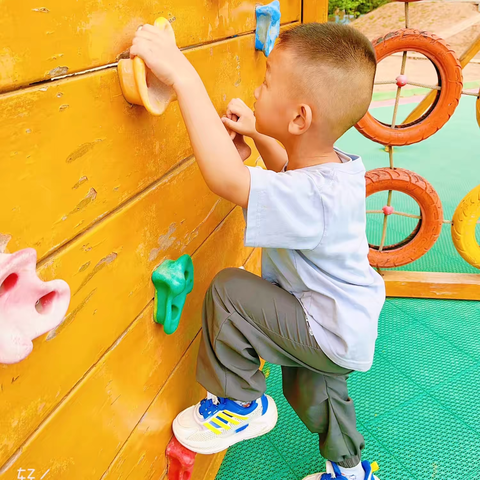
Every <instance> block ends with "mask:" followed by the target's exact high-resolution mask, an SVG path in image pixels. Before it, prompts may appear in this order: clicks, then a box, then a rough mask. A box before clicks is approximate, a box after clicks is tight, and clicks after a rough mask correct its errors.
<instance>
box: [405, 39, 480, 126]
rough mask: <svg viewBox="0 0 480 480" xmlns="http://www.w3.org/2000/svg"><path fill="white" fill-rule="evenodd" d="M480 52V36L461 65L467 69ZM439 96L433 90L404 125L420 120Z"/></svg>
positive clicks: (462, 57)
mask: <svg viewBox="0 0 480 480" xmlns="http://www.w3.org/2000/svg"><path fill="white" fill-rule="evenodd" d="M479 51H480V35H479V36H478V37H477V38H476V40H475V41H474V42H473V43H472V44H471V45H470V47H469V48H468V49H467V50H466V51H465V52H464V53H463V55H462V56H461V57H460V64H461V65H462V68H465V67H466V66H467V65H468V64H469V63H470V60H471V59H472V58H473V57H474V56H475V55H476V54H477V53H478V52H479ZM436 96H437V90H432V91H431V92H430V93H429V94H428V95H427V96H426V97H425V98H424V99H423V100H422V101H421V102H420V103H419V104H418V105H417V106H416V107H415V109H414V110H413V111H412V112H411V113H410V115H409V116H408V117H407V118H406V119H405V120H404V121H403V123H410V122H414V121H415V120H418V119H419V118H420V117H421V116H422V115H423V114H424V113H425V112H426V111H427V110H428V109H429V108H430V106H431V105H432V103H433V102H434V100H435V97H436Z"/></svg>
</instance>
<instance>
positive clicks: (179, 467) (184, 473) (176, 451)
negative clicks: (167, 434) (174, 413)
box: [165, 437, 197, 480]
mask: <svg viewBox="0 0 480 480" xmlns="http://www.w3.org/2000/svg"><path fill="white" fill-rule="evenodd" d="M165 454H166V456H167V460H168V480H190V478H191V477H192V472H193V466H194V464H195V456H196V455H197V454H196V453H194V452H192V451H190V450H188V448H185V447H184V446H183V445H182V444H181V443H180V442H179V441H178V440H177V439H176V438H175V437H173V438H172V439H171V440H170V443H169V444H168V446H167V450H166V452H165Z"/></svg>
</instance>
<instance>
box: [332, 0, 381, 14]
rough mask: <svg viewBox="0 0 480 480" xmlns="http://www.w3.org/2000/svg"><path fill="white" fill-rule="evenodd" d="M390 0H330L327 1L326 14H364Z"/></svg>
mask: <svg viewBox="0 0 480 480" xmlns="http://www.w3.org/2000/svg"><path fill="white" fill-rule="evenodd" d="M389 1H390V0H330V1H329V3H328V14H329V15H338V14H339V13H340V12H342V13H346V14H347V15H355V17H358V16H359V15H364V14H365V13H368V12H371V11H372V10H375V9H376V8H378V7H381V6H382V5H385V4H386V3H388V2H389Z"/></svg>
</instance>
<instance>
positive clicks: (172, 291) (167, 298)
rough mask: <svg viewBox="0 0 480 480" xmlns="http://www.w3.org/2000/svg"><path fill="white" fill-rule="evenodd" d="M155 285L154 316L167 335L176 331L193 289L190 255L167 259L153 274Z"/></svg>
mask: <svg viewBox="0 0 480 480" xmlns="http://www.w3.org/2000/svg"><path fill="white" fill-rule="evenodd" d="M152 282H153V285H154V286H155V300H154V312H153V318H154V320H155V322H157V323H159V324H161V325H163V329H164V330H165V333H166V334H167V335H171V334H172V333H174V332H175V331H176V330H177V328H178V324H179V323H180V317H181V316H182V311H183V307H184V305H185V300H186V298H187V295H188V294H189V293H190V292H191V291H192V290H193V262H192V259H191V257H190V255H182V256H181V257H180V258H179V259H178V260H176V261H173V260H165V261H164V262H163V263H162V264H161V265H160V266H159V267H158V268H157V269H156V270H155V271H154V272H153V274H152Z"/></svg>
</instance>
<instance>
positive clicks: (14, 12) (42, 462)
mask: <svg viewBox="0 0 480 480" xmlns="http://www.w3.org/2000/svg"><path fill="white" fill-rule="evenodd" d="M305 1H307V0H305ZM308 2H310V3H311V0H308ZM256 3H257V2H256V0H123V1H120V2H105V1H104V0H77V1H75V2H71V1H65V0H42V2H37V0H22V1H18V0H4V1H3V2H1V3H0V124H1V125H2V128H1V129H0V172H1V175H0V205H1V209H0V251H2V250H5V251H6V252H14V251H16V250H18V249H21V248H25V247H33V248H35V249H36V251H37V252H38V257H39V264H38V272H39V275H40V276H41V277H42V278H43V279H45V280H49V279H52V278H62V279H64V280H66V281H67V282H68V283H69V285H70V288H71V291H72V300H71V305H70V309H69V312H68V314H67V316H66V319H65V321H64V322H63V323H62V324H61V325H60V326H59V327H58V328H57V329H56V330H54V331H52V332H50V333H49V334H48V335H45V336H43V337H41V338H38V339H36V340H35V341H34V350H33V352H32V354H31V355H30V356H29V357H28V358H27V359H25V360H24V361H22V362H20V363H18V364H16V365H9V366H7V365H0V478H2V479H8V480H11V479H12V480H13V479H18V478H19V476H21V475H23V476H24V477H25V478H27V477H28V475H30V476H31V477H32V478H35V479H37V480H38V479H40V478H44V479H45V480H54V479H55V480H56V479H58V480H60V479H61V480H64V479H67V478H68V479H71V480H74V479H75V480H76V479H78V480H86V479H88V480H91V479H92V480H94V479H99V480H100V479H112V480H118V479H130V480H137V479H162V478H164V476H165V475H166V467H167V465H166V458H165V454H164V452H165V447H166V445H167V443H168V441H169V440H170V438H171V435H172V433H171V422H172V420H173V418H174V417H175V415H176V414H177V413H178V412H179V411H180V410H182V409H184V408H186V407H187V406H189V405H191V404H192V403H195V402H197V401H198V400H199V399H200V398H201V397H202V396H203V395H204V392H203V391H202V389H201V387H200V386H199V385H197V384H196V382H195V360H196V359H195V355H196V351H197V349H198V345H199V338H200V336H199V335H200V321H201V305H202V300H203V296H204V293H205V291H206V289H207V287H208V285H209V283H210V282H211V280H212V279H213V277H214V275H215V274H216V273H217V272H218V271H220V270H221V269H223V268H226V267H229V266H234V267H239V266H241V265H246V268H247V269H249V270H251V271H254V272H257V273H258V272H259V259H260V252H259V251H258V250H255V251H253V250H252V249H249V248H245V247H244V246H243V235H242V233H243V228H244V221H243V216H242V212H241V211H240V209H238V208H234V206H233V205H232V204H229V203H228V202H226V201H224V200H221V199H219V198H218V197H216V196H215V195H213V194H212V193H211V192H210V191H209V190H208V188H207V187H206V186H205V184H204V182H203V179H202V177H201V175H200V172H199V170H198V167H197V165H196V163H195V159H194V157H193V156H192V149H191V146H190V143H189V141H188V135H187V133H186V130H185V127H184V124H183V121H182V118H181V115H180V111H179V108H178V105H177V104H173V105H171V106H170V107H169V108H168V110H167V112H166V113H165V114H164V115H163V116H162V117H152V116H151V115H149V114H148V113H147V112H146V111H145V110H144V109H142V108H141V107H137V106H132V105H129V104H128V103H127V102H126V101H125V100H124V98H123V96H122V93H121V90H120V86H119V82H118V75H117V71H116V66H115V62H116V60H117V57H118V55H119V54H120V53H121V52H122V51H124V50H125V49H127V48H128V46H129V42H130V40H131V38H132V35H133V33H134V31H135V29H136V28H137V27H138V25H140V24H143V23H146V22H150V23H152V22H153V21H154V20H155V18H157V17H159V16H164V17H167V18H169V20H170V21H171V23H172V25H173V27H174V30H175V33H176V36H177V41H178V44H179V46H180V47H182V48H184V49H185V53H186V55H187V57H188V58H189V59H190V61H191V62H192V63H193V64H194V66H195V67H196V68H197V70H198V71H199V73H200V74H201V76H202V79H203V80H204V83H205V85H206V87H207V90H208V92H209V94H210V96H211V98H212V101H213V103H214V105H215V107H216V108H217V110H218V112H219V114H223V113H224V111H225V108H226V105H227V104H228V102H229V100H230V99H231V98H233V97H241V98H243V99H244V100H245V101H247V103H249V104H252V103H253V91H254V88H255V87H256V86H257V85H258V84H260V83H261V82H262V79H263V75H264V68H265V58H264V56H263V54H262V53H259V52H255V50H254V30H255V4H256ZM280 3H281V10H282V23H283V25H284V28H288V26H291V25H294V24H296V23H298V22H300V21H301V18H302V6H301V5H302V0H280ZM317 10H318V9H315V8H313V10H309V11H311V12H313V13H311V14H310V13H309V15H310V16H312V15H317V14H318V12H317ZM311 19H312V20H313V19H314V18H311ZM318 19H320V18H318ZM65 75H66V77H64V78H57V77H63V76H65ZM52 78H53V81H52V80H51V79H52ZM257 158H258V154H254V155H253V157H252V159H251V162H255V161H256V160H257ZM184 253H188V254H190V255H192V258H193V261H194V265H195V272H196V273H195V288H194V291H193V292H192V294H191V295H190V296H189V297H188V299H187V304H186V307H185V310H184V313H183V317H182V321H181V324H180V327H179V330H178V331H177V332H176V333H175V334H174V335H172V336H169V337H167V336H166V335H165V334H164V333H163V330H162V329H161V327H159V326H158V325H156V324H154V323H153V320H152V308H153V307H152V299H153V287H152V285H151V281H150V276H151V273H152V271H153V269H154V268H155V267H156V266H157V265H158V264H160V263H161V262H162V261H163V260H165V259H167V258H173V259H175V258H177V257H178V256H180V255H181V254H184ZM220 463H221V456H212V457H201V456H199V457H198V458H197V462H196V466H195V471H194V480H202V479H205V478H214V476H215V473H216V471H217V469H218V467H219V465H220ZM19 469H24V472H23V473H20V474H19V473H18V471H19Z"/></svg>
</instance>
